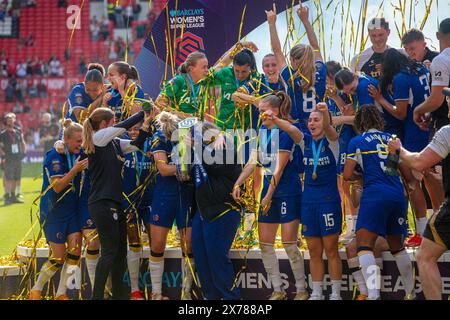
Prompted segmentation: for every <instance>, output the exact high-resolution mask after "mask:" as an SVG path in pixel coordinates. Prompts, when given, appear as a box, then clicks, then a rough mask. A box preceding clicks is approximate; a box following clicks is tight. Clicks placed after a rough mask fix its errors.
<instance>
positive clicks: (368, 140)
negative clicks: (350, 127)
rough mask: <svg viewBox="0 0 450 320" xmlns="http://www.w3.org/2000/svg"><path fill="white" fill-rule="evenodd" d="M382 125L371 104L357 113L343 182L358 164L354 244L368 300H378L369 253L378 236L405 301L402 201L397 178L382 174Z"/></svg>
mask: <svg viewBox="0 0 450 320" xmlns="http://www.w3.org/2000/svg"><path fill="white" fill-rule="evenodd" d="M383 122H384V120H383V117H382V114H381V112H380V111H379V110H378V109H377V107H376V106H374V105H366V106H364V107H362V108H360V109H359V110H358V112H357V113H356V116H355V125H356V127H357V129H358V131H359V132H361V134H360V135H358V136H356V137H355V138H353V139H352V140H351V141H350V144H349V146H348V154H347V160H346V163H345V168H344V179H346V180H351V179H353V178H354V177H355V168H356V165H357V164H359V166H360V167H361V169H362V176H363V180H364V185H363V195H362V198H361V203H360V208H359V213H358V222H357V224H356V245H357V251H358V257H359V263H360V265H361V271H362V274H363V276H364V279H365V281H366V284H367V288H368V295H369V296H368V299H369V300H377V299H379V298H380V293H379V290H380V280H381V274H380V271H379V268H378V267H377V266H376V260H375V257H374V254H373V250H374V247H375V242H376V240H377V238H378V236H382V237H386V240H387V242H388V244H389V249H390V251H391V253H392V255H393V256H394V257H395V261H396V263H397V266H398V268H399V271H400V275H401V278H402V280H403V281H402V282H403V284H404V285H405V291H406V295H405V298H406V299H411V298H414V297H415V291H414V281H413V271H412V265H411V260H410V258H409V254H408V253H407V252H406V250H405V248H404V246H403V239H404V237H405V235H406V210H407V207H406V200H405V196H404V191H403V186H402V183H401V180H400V178H399V177H398V175H394V174H387V173H388V172H387V171H386V169H387V158H388V152H387V143H388V141H389V139H391V135H390V134H388V133H385V132H383ZM356 176H357V175H356ZM358 178H359V177H358Z"/></svg>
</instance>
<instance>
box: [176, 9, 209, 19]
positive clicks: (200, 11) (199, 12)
mask: <svg viewBox="0 0 450 320" xmlns="http://www.w3.org/2000/svg"><path fill="white" fill-rule="evenodd" d="M204 13H205V9H203V8H199V9H180V10H174V9H172V10H170V11H169V15H170V17H172V18H173V17H175V16H177V17H184V16H198V15H203V14H204Z"/></svg>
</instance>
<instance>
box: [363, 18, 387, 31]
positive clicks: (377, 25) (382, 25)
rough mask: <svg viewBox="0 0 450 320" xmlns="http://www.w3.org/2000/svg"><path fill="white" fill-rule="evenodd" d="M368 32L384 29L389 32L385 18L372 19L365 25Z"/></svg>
mask: <svg viewBox="0 0 450 320" xmlns="http://www.w3.org/2000/svg"><path fill="white" fill-rule="evenodd" d="M367 29H368V30H375V29H385V30H389V22H387V21H386V19H385V18H373V19H372V20H370V22H369V24H368V25H367Z"/></svg>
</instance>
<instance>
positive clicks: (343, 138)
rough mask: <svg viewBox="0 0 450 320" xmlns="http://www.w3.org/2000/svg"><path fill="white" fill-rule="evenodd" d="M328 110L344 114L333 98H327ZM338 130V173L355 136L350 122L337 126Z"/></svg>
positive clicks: (339, 114) (332, 113)
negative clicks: (349, 144)
mask: <svg viewBox="0 0 450 320" xmlns="http://www.w3.org/2000/svg"><path fill="white" fill-rule="evenodd" d="M340 97H341V98H342V99H343V100H344V102H346V103H350V101H349V99H348V97H347V96H346V95H344V94H341V95H340ZM327 105H328V110H330V112H331V115H332V116H342V112H341V110H340V109H339V107H338V106H337V105H336V103H335V102H334V100H333V99H330V98H327ZM336 131H337V133H338V135H339V163H338V173H340V172H342V169H343V165H344V163H345V156H346V153H347V146H348V143H349V142H350V140H351V139H352V138H353V137H354V136H355V132H354V131H353V126H351V125H348V124H343V125H339V126H336Z"/></svg>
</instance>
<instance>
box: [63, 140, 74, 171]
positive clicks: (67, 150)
mask: <svg viewBox="0 0 450 320" xmlns="http://www.w3.org/2000/svg"><path fill="white" fill-rule="evenodd" d="M64 148H65V149H66V157H67V164H68V165H69V171H70V170H72V168H73V166H74V165H75V161H76V160H77V157H76V156H75V155H74V154H73V155H72V156H71V155H70V153H69V148H68V147H67V145H66V144H64Z"/></svg>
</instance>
